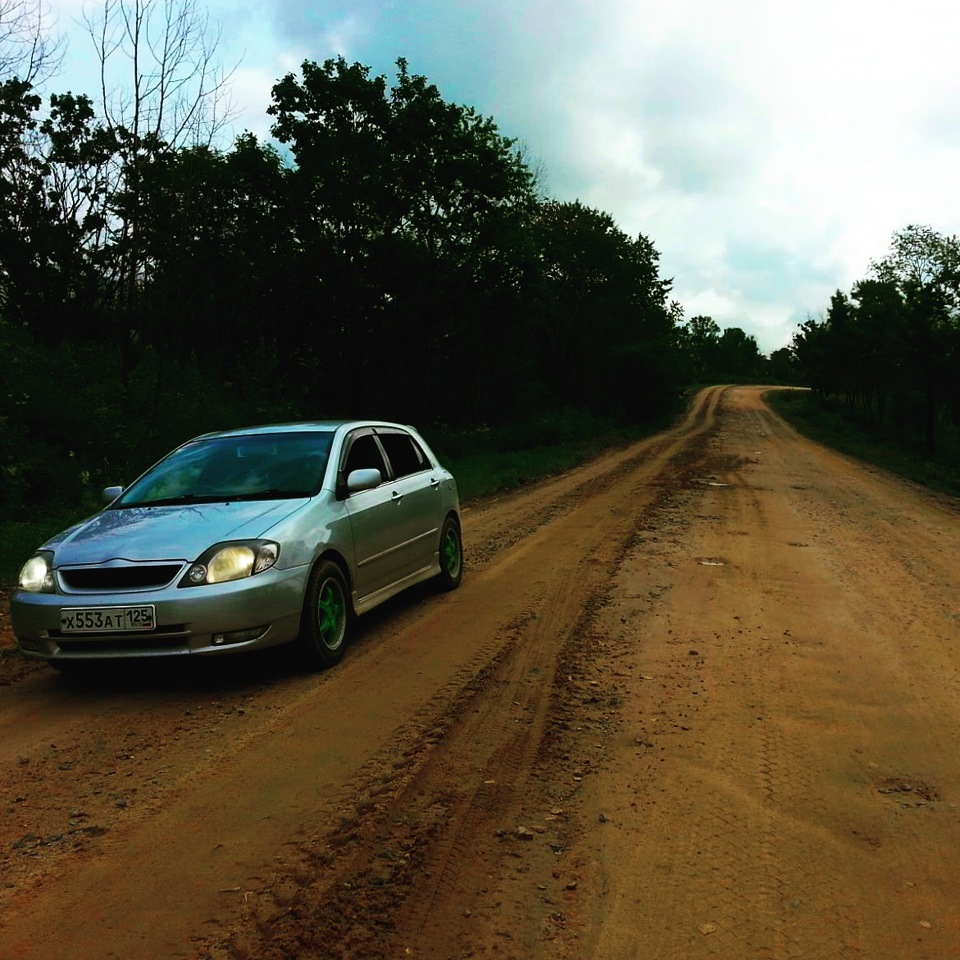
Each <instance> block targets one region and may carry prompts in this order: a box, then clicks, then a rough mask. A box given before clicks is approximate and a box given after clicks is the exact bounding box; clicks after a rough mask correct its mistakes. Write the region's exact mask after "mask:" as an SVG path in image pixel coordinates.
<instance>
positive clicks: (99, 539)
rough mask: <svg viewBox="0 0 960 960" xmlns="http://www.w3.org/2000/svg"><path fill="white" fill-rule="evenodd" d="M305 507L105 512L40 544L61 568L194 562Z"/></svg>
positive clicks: (292, 503) (297, 503)
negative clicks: (210, 549) (125, 562)
mask: <svg viewBox="0 0 960 960" xmlns="http://www.w3.org/2000/svg"><path fill="white" fill-rule="evenodd" d="M307 502H308V501H307V500H306V499H296V500H281V501H277V500H271V501H263V500H254V501H249V502H240V503H202V504H193V505H188V506H179V505H177V506H166V507H164V506H160V507H127V508H123V509H116V510H104V511H102V512H101V513H98V514H96V515H95V516H93V517H90V519H88V520H84V521H83V522H82V523H78V524H77V525H76V526H74V527H71V528H70V529H69V530H65V531H64V532H63V533H61V534H60V535H59V536H56V537H54V538H53V539H52V540H50V541H48V542H47V543H46V544H44V547H43V549H48V550H53V551H55V555H54V563H55V565H56V566H57V567H62V566H66V565H70V564H76V563H105V562H106V561H108V560H120V559H123V560H130V561H134V562H138V561H149V560H185V561H186V560H195V559H196V558H197V557H198V556H199V555H200V554H201V553H203V551H204V550H206V549H207V548H208V547H212V546H213V545H214V544H215V543H219V542H220V541H221V540H246V539H257V538H259V537H262V536H263V535H264V534H265V533H266V531H267V530H269V529H270V527H272V526H273V525H274V524H275V523H278V522H279V521H280V520H283V519H284V518H285V517H288V516H290V514H291V513H294V512H295V511H296V510H298V509H300V508H301V507H302V506H303V505H304V504H305V503H307Z"/></svg>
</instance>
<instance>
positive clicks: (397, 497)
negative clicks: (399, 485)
mask: <svg viewBox="0 0 960 960" xmlns="http://www.w3.org/2000/svg"><path fill="white" fill-rule="evenodd" d="M390 499H391V500H392V501H393V502H394V503H400V502H401V501H402V500H403V494H402V493H397V491H396V490H394V491H393V493H392V494H391V495H390Z"/></svg>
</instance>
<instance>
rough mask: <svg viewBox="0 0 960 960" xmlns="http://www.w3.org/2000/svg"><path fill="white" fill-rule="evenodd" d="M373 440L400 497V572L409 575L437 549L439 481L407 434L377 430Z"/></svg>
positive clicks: (414, 441)
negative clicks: (384, 456) (379, 447)
mask: <svg viewBox="0 0 960 960" xmlns="http://www.w3.org/2000/svg"><path fill="white" fill-rule="evenodd" d="M377 437H378V438H379V439H380V443H381V444H382V445H383V449H384V451H385V452H386V454H387V458H388V459H389V461H390V468H391V472H392V474H393V482H392V484H391V487H392V490H393V493H394V496H399V497H400V498H401V503H400V504H399V506H400V509H401V514H402V516H401V519H402V524H403V538H404V539H403V547H402V553H403V569H404V571H405V574H404V575H410V574H412V573H416V572H417V571H419V570H422V569H423V568H424V567H427V566H429V565H430V564H432V563H433V562H434V558H435V555H436V552H437V550H438V547H439V543H440V525H441V523H442V522H443V517H442V516H441V507H442V499H441V495H440V484H439V478H438V477H437V476H436V471H434V470H433V465H432V464H431V463H430V461H429V460H428V459H427V456H426V454H425V453H424V452H423V450H422V449H421V448H420V445H419V444H418V443H417V442H416V440H415V439H414V437H412V436H411V435H410V434H409V433H406V432H405V431H401V430H393V429H391V430H388V429H384V428H381V427H378V428H377Z"/></svg>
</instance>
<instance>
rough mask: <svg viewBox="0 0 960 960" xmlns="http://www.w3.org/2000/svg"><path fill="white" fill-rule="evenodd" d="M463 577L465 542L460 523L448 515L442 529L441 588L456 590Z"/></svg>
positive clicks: (439, 580) (439, 582)
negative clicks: (462, 538)
mask: <svg viewBox="0 0 960 960" xmlns="http://www.w3.org/2000/svg"><path fill="white" fill-rule="evenodd" d="M462 579H463V542H462V540H461V539H460V525H459V524H458V523H457V521H456V520H454V518H453V517H447V519H446V520H444V522H443V529H442V530H441V531H440V575H439V576H438V577H437V582H438V584H439V585H440V589H441V590H456V588H457V587H459V586H460V581H461V580H462Z"/></svg>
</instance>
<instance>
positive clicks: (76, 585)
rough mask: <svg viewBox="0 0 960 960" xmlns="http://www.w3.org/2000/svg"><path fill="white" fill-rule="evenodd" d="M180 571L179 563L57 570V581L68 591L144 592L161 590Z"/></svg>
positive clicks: (181, 565) (180, 565) (180, 564)
mask: <svg viewBox="0 0 960 960" xmlns="http://www.w3.org/2000/svg"><path fill="white" fill-rule="evenodd" d="M182 569H183V564H182V563H150V564H130V565H129V566H123V567H64V568H63V569H61V570H60V580H61V582H62V583H63V585H64V586H65V587H66V588H67V589H68V590H96V591H113V590H148V589H150V588H155V587H165V586H166V585H167V584H168V583H170V581H171V580H173V578H174V577H175V576H176V575H177V574H178V573H179V572H180V571H181V570H182Z"/></svg>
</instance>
